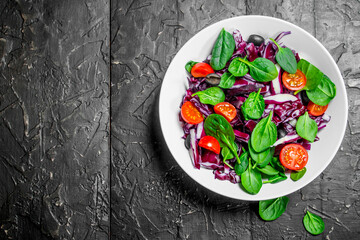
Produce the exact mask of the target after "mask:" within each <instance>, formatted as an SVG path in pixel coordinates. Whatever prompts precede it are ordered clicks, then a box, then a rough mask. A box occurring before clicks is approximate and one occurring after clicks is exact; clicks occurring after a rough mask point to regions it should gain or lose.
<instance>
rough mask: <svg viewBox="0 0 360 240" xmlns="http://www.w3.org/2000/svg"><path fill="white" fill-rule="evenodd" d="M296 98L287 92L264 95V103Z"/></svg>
mask: <svg viewBox="0 0 360 240" xmlns="http://www.w3.org/2000/svg"><path fill="white" fill-rule="evenodd" d="M296 100H298V98H297V97H295V96H294V95H291V94H288V93H283V94H275V95H270V96H266V97H264V101H265V104H283V103H286V102H291V101H296Z"/></svg>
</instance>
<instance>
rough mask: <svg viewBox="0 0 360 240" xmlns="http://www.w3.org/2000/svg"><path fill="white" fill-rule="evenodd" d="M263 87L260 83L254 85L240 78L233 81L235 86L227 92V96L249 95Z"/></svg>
mask: <svg viewBox="0 0 360 240" xmlns="http://www.w3.org/2000/svg"><path fill="white" fill-rule="evenodd" d="M264 87H265V85H264V84H261V83H256V82H253V81H251V80H248V79H245V78H242V79H238V80H236V81H235V84H234V85H233V86H232V87H231V88H230V89H228V90H227V94H229V95H235V96H236V95H240V94H244V93H251V92H254V91H258V90H259V88H264ZM265 90H266V89H265Z"/></svg>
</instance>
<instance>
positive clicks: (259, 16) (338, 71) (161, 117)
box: [158, 15, 348, 201]
mask: <svg viewBox="0 0 360 240" xmlns="http://www.w3.org/2000/svg"><path fill="white" fill-rule="evenodd" d="M244 19H246V20H247V21H248V20H258V19H262V20H266V19H268V20H271V21H275V22H280V23H282V24H286V25H289V26H290V27H291V28H294V29H297V30H298V31H300V32H301V33H302V34H305V35H307V36H308V37H310V38H311V39H312V40H313V41H315V42H316V43H317V44H318V46H319V47H320V48H321V50H322V51H323V52H324V53H325V55H326V57H327V58H329V59H330V61H331V63H332V64H333V65H334V66H336V68H335V71H336V74H337V75H338V76H340V80H342V82H341V83H342V84H341V90H343V94H344V106H345V109H346V111H345V113H346V114H345V116H344V117H345V119H344V120H345V121H344V125H343V127H342V129H341V133H340V136H339V139H340V140H339V141H338V142H337V144H336V151H333V152H332V154H331V156H330V157H329V159H330V160H329V161H327V163H326V164H323V165H322V166H321V167H320V168H319V170H318V172H319V173H318V174H315V175H314V176H312V177H310V178H308V179H306V180H305V181H303V183H302V184H301V186H300V187H298V188H296V189H295V190H291V189H289V190H287V191H283V192H282V193H281V194H274V197H271V198H277V197H281V196H286V195H289V194H291V193H294V192H296V191H298V190H300V189H302V188H303V187H305V186H307V185H308V184H309V183H311V182H312V181H313V180H314V179H315V178H317V177H319V176H320V174H321V173H322V172H323V171H324V170H325V169H326V168H327V167H328V166H329V165H330V163H331V162H332V161H333V159H334V157H335V155H336V154H337V152H338V151H339V148H340V146H341V144H342V142H343V140H344V136H345V131H346V126H347V121H348V96H347V92H346V87H345V83H344V79H343V76H342V74H341V72H340V69H339V67H338V65H337V64H336V62H335V60H334V59H333V57H332V56H331V54H330V53H329V51H328V50H327V49H326V48H325V47H324V46H323V45H322V44H321V42H320V41H319V40H318V39H316V38H315V37H314V36H313V35H311V34H310V33H309V32H307V31H306V30H304V29H303V28H301V27H299V26H297V25H295V24H293V23H290V22H288V21H285V20H282V19H279V18H275V17H269V16H262V15H244V16H235V17H230V18H226V19H223V20H221V21H218V22H215V23H213V24H210V25H209V26H206V27H204V28H203V29H201V30H200V31H197V32H196V33H195V34H194V35H192V37H191V38H190V39H188V40H187V41H186V43H185V44H184V45H183V46H182V47H180V48H179V49H178V50H177V51H176V54H175V55H174V57H173V58H172V60H171V62H170V64H169V66H168V67H167V70H166V73H165V75H164V78H163V81H162V83H161V85H162V86H161V89H160V94H159V103H158V104H159V120H160V127H161V132H162V135H163V138H164V140H165V142H166V147H167V148H168V149H169V151H170V153H171V155H172V157H173V158H174V159H175V161H176V162H177V164H179V165H180V167H181V168H182V170H183V171H184V172H185V173H186V174H187V175H188V176H190V177H191V178H192V179H193V180H194V181H195V182H196V183H198V184H200V185H201V186H203V187H205V188H206V189H208V190H210V191H212V192H215V193H217V194H219V195H222V196H225V197H229V198H232V199H237V200H242V201H259V200H266V199H271V198H261V197H257V195H249V196H250V197H249V198H246V199H243V198H238V197H235V196H232V195H228V194H224V193H221V192H217V191H215V190H213V189H211V188H209V187H208V186H207V185H205V184H203V183H201V182H199V181H197V180H196V179H195V178H194V177H193V176H192V175H191V174H190V173H189V172H187V171H186V170H185V169H184V168H183V167H182V165H181V164H180V162H179V161H178V159H176V157H175V156H176V154H175V152H174V149H173V148H170V146H169V144H168V141H167V137H166V136H167V135H166V133H165V129H164V121H165V117H163V116H164V113H163V111H164V110H163V108H162V102H163V101H164V100H163V98H164V94H163V91H164V88H165V87H164V84H163V83H164V80H165V79H167V78H168V74H169V71H168V69H169V68H170V66H171V65H172V63H173V62H174V59H175V58H176V57H177V55H178V53H179V52H180V51H181V49H183V48H186V46H187V45H190V44H191V43H192V39H194V38H195V37H196V36H197V35H198V34H200V33H201V32H205V31H209V29H211V28H214V27H215V26H216V25H222V26H224V27H225V26H226V22H229V21H236V20H244ZM337 90H339V89H338V88H337ZM189 159H190V158H189ZM200 169H201V168H200ZM203 170H207V169H203ZM208 171H211V170H208ZM218 181H220V180H218ZM229 184H232V183H229ZM242 191H243V190H242Z"/></svg>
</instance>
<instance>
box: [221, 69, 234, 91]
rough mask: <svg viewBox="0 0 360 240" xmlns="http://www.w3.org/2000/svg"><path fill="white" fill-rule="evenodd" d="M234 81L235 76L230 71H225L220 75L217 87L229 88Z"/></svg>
mask: <svg viewBox="0 0 360 240" xmlns="http://www.w3.org/2000/svg"><path fill="white" fill-rule="evenodd" d="M235 81H236V78H235V76H234V75H232V74H231V73H230V72H225V73H224V74H223V75H221V78H220V83H219V87H221V88H224V89H227V88H231V87H232V86H233V85H234V83H235Z"/></svg>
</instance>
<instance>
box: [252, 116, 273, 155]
mask: <svg viewBox="0 0 360 240" xmlns="http://www.w3.org/2000/svg"><path fill="white" fill-rule="evenodd" d="M272 115H273V111H271V112H270V114H269V116H267V117H266V118H263V119H261V120H260V122H258V123H257V124H256V126H255V128H254V130H253V132H252V134H251V137H250V140H251V146H252V148H253V149H254V150H255V152H262V151H264V150H266V149H267V148H269V147H270V146H271V145H273V144H274V143H275V142H276V139H277V129H276V125H275V123H273V122H272V121H271V118H272Z"/></svg>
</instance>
